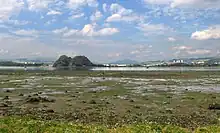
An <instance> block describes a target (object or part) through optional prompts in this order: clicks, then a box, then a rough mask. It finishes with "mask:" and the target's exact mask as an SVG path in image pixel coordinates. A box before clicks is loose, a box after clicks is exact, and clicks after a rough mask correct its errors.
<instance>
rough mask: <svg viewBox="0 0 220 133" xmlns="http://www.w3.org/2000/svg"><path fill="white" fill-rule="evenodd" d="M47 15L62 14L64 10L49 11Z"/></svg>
mask: <svg viewBox="0 0 220 133" xmlns="http://www.w3.org/2000/svg"><path fill="white" fill-rule="evenodd" d="M47 15H62V12H59V11H55V10H51V11H49V12H48V13H47Z"/></svg>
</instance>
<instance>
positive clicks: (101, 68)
mask: <svg viewBox="0 0 220 133" xmlns="http://www.w3.org/2000/svg"><path fill="white" fill-rule="evenodd" d="M0 70H48V71H53V70H55V68H53V67H50V66H49V67H27V68H24V67H16V66H12V67H5V66H0ZM89 70H92V71H220V67H150V68H147V67H93V68H91V69H89Z"/></svg>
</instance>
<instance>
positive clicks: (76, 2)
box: [68, 0, 98, 9]
mask: <svg viewBox="0 0 220 133" xmlns="http://www.w3.org/2000/svg"><path fill="white" fill-rule="evenodd" d="M68 6H69V7H70V8H73V9H77V8H80V7H82V6H90V7H97V6H98V2H97V0H69V2H68Z"/></svg>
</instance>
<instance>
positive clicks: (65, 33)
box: [63, 29, 79, 37]
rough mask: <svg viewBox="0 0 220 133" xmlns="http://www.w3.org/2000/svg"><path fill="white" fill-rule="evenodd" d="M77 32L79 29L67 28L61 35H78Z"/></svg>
mask: <svg viewBox="0 0 220 133" xmlns="http://www.w3.org/2000/svg"><path fill="white" fill-rule="evenodd" d="M78 34H79V31H78V30H75V29H70V30H68V31H67V32H64V33H63V36H64V37H70V36H72V35H78Z"/></svg>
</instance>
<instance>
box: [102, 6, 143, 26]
mask: <svg viewBox="0 0 220 133" xmlns="http://www.w3.org/2000/svg"><path fill="white" fill-rule="evenodd" d="M110 12H111V13H112V15H111V16H109V17H108V18H107V19H106V21H107V22H119V21H125V22H133V21H141V20H142V19H143V18H142V17H141V16H140V15H137V14H136V13H134V12H133V10H131V9H126V8H124V7H123V6H121V5H119V4H116V3H114V4H111V6H110Z"/></svg>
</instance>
